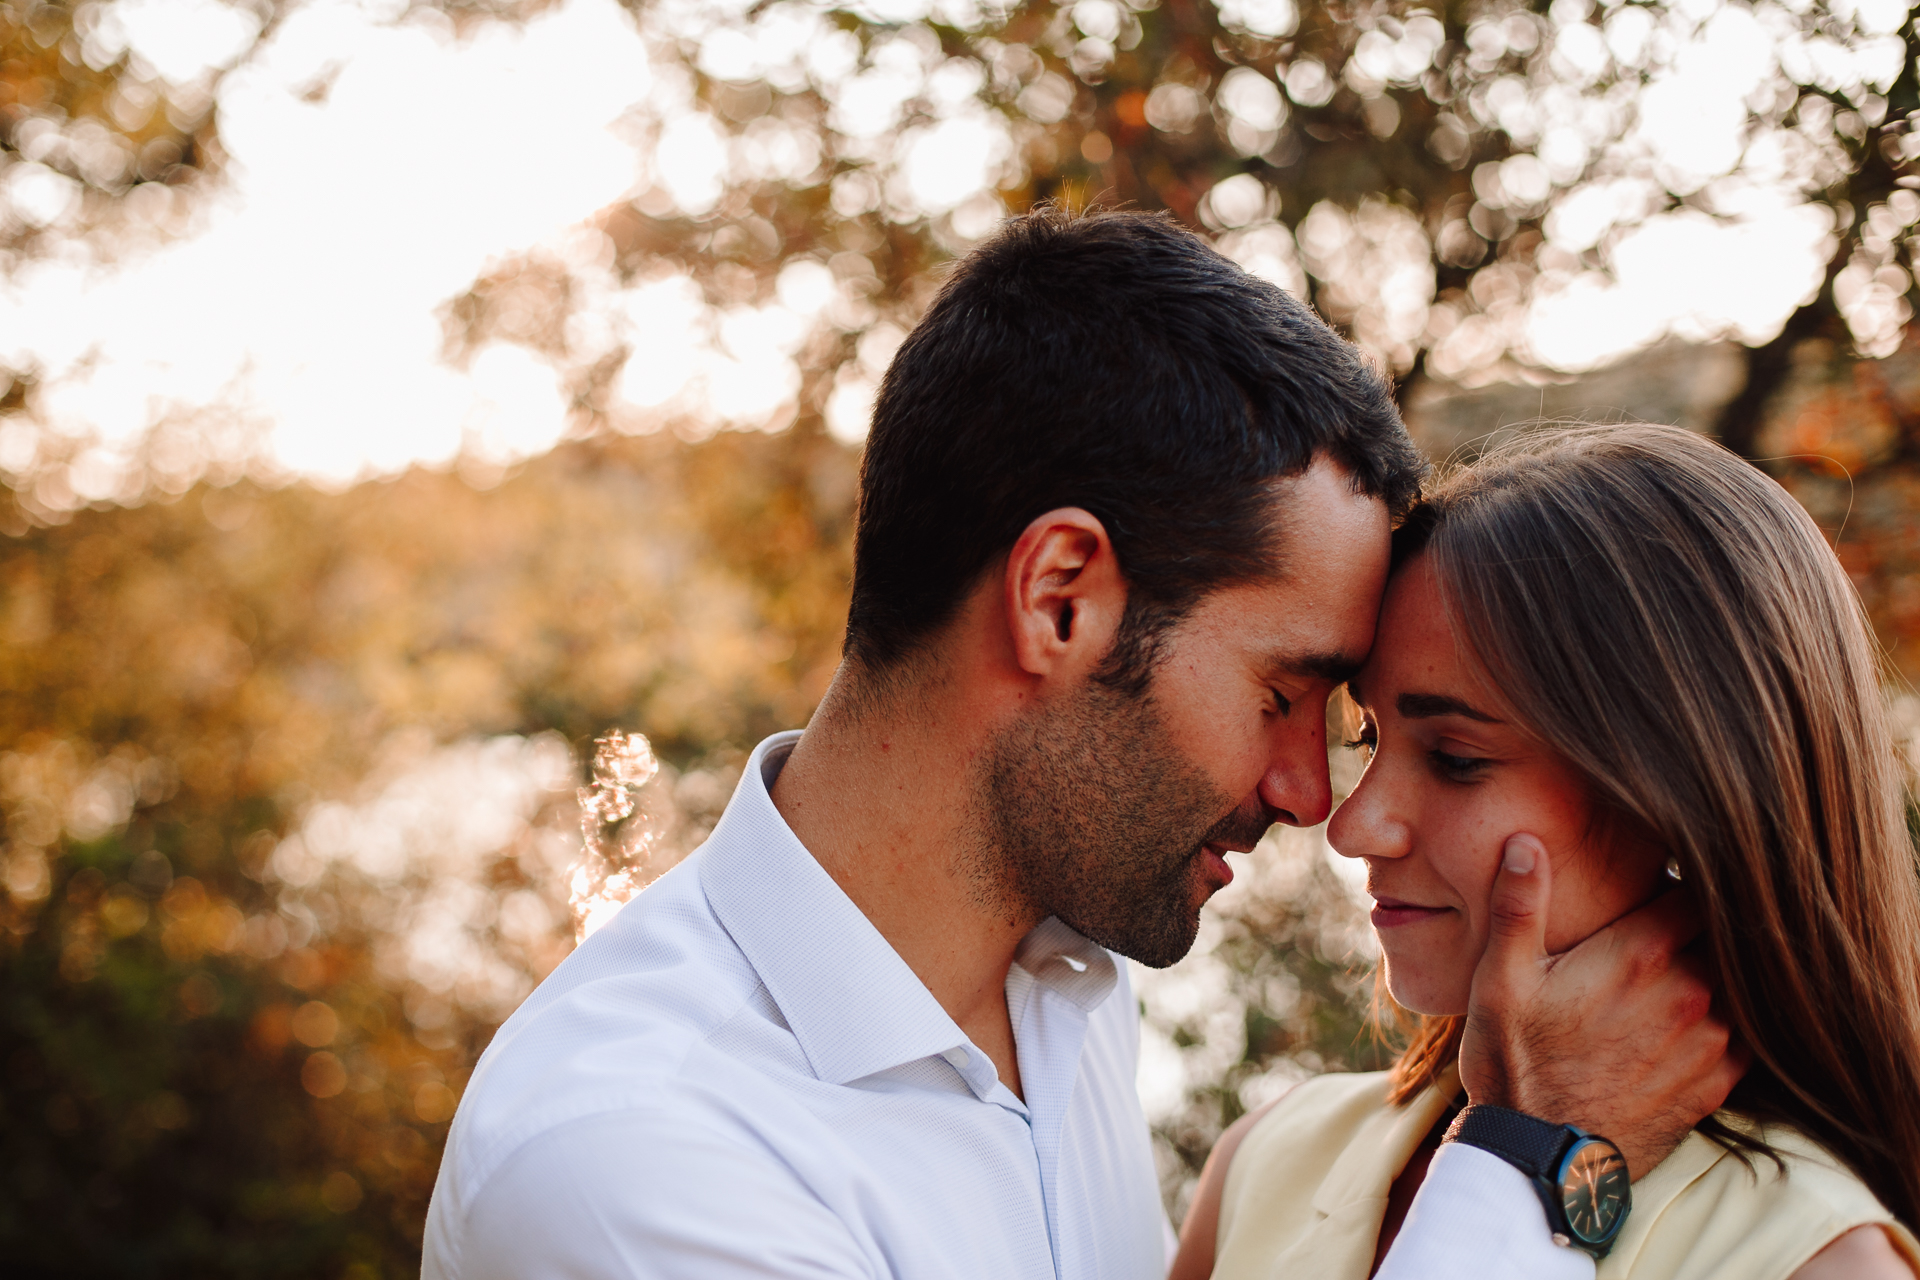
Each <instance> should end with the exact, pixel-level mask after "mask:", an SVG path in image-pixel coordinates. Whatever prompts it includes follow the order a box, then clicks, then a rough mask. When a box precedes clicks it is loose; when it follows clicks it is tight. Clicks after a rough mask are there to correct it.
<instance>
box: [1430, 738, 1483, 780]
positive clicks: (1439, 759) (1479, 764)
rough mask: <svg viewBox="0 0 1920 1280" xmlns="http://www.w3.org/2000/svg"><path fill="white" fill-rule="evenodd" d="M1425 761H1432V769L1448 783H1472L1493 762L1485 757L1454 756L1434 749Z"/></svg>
mask: <svg viewBox="0 0 1920 1280" xmlns="http://www.w3.org/2000/svg"><path fill="white" fill-rule="evenodd" d="M1427 759H1429V760H1431V761H1433V767H1434V769H1435V770H1436V771H1438V772H1439V774H1440V776H1441V777H1443V778H1445V779H1447V780H1448V781H1449V782H1474V781H1477V780H1478V779H1479V777H1480V776H1481V775H1482V774H1484V773H1485V772H1486V769H1487V766H1488V765H1490V764H1492V763H1493V761H1492V760H1491V759H1489V758H1487V757H1486V756H1463V755H1456V754H1454V753H1453V752H1451V751H1443V750H1441V749H1440V748H1439V747H1435V748H1434V749H1433V750H1432V751H1429V752H1428V753H1427Z"/></svg>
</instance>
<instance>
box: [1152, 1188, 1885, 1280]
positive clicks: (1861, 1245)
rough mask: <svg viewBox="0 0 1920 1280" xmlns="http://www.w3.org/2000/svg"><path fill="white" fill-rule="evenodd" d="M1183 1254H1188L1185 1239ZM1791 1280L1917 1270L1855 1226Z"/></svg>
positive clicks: (1863, 1279) (1874, 1233)
mask: <svg viewBox="0 0 1920 1280" xmlns="http://www.w3.org/2000/svg"><path fill="white" fill-rule="evenodd" d="M1201 1176H1202V1177H1204V1176H1205V1175H1204V1174H1203V1175H1201ZM1180 1251H1181V1252H1182V1253H1185V1252H1186V1239H1185V1237H1182V1238H1181V1241H1180ZM1209 1256H1211V1255H1209ZM1790 1280H1914V1271H1913V1268H1912V1267H1911V1266H1909V1265H1908V1264H1907V1261H1906V1259H1904V1258H1902V1257H1901V1256H1900V1251H1899V1250H1898V1249H1895V1248H1894V1247H1893V1241H1892V1239H1891V1238H1889V1237H1888V1235H1887V1233H1886V1232H1885V1231H1882V1230H1881V1229H1880V1228H1879V1227H1876V1226H1871V1225H1869V1226H1865V1227H1855V1228H1854V1229H1853V1230H1851V1231H1849V1232H1847V1233H1846V1234H1845V1235H1843V1236H1841V1237H1840V1238H1839V1239H1837V1240H1835V1241H1834V1242H1833V1243H1832V1244H1830V1245H1828V1246H1827V1247H1826V1248H1824V1249H1822V1250H1821V1251H1820V1252H1818V1253H1816V1254H1814V1255H1813V1256H1812V1257H1811V1258H1809V1259H1807V1261H1806V1264H1805V1265H1804V1266H1802V1267H1801V1268H1800V1269H1799V1270H1798V1271H1796V1272H1794V1273H1793V1275H1792V1277H1791V1278H1790Z"/></svg>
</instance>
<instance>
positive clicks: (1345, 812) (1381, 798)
mask: <svg viewBox="0 0 1920 1280" xmlns="http://www.w3.org/2000/svg"><path fill="white" fill-rule="evenodd" d="M1327 843H1328V844H1330V845H1332V846H1333V850H1334V852H1335V853H1338V854H1342V855H1344V856H1346V857H1349V858H1404V857H1406V855H1407V852H1408V850H1410V849H1411V848H1412V847H1413V829H1412V827H1411V826H1410V825H1409V824H1408V822H1407V821H1406V819H1405V817H1404V816H1403V815H1401V814H1399V813H1398V812H1396V807H1395V805H1394V801H1393V789H1392V788H1391V787H1390V786H1388V785H1386V780H1385V778H1384V777H1383V776H1382V771H1381V770H1380V769H1378V768H1376V767H1374V766H1373V765H1371V764H1370V765H1368V766H1367V771H1366V772H1365V773H1363V774H1362V775H1360V785H1359V786H1357V787H1355V788H1354V789H1353V791H1352V793H1351V794H1349V795H1348V796H1347V798H1346V799H1345V800H1343V801H1342V802H1341V804H1340V807H1339V808H1338V809H1335V810H1334V811H1333V820H1332V821H1330V822H1328V823H1327Z"/></svg>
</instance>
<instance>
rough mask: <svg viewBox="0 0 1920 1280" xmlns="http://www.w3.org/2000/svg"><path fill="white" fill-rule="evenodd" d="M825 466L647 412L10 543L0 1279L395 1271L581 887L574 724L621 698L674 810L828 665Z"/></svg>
mask: <svg viewBox="0 0 1920 1280" xmlns="http://www.w3.org/2000/svg"><path fill="white" fill-rule="evenodd" d="M853 466H854V459H853V457H852V456H851V455H850V454H849V453H847V452H846V451H845V450H843V449H841V448H840V447H839V446H837V445H835V444H833V443H832V442H831V441H827V440H824V439H821V438H819V437H817V436H815V437H812V438H806V437H802V436H797V435H792V434H789V435H784V436H762V435H751V436H749V435H725V436H721V437H719V438H717V439H714V440H712V441H709V442H708V443H706V444H704V445H700V446H693V447H687V446H681V445H679V444H678V443H677V442H674V441H672V440H670V439H663V438H659V437H654V438H648V439H642V440H628V441H612V442H602V443H591V444H583V445H575V446H570V447H568V448H564V449H562V450H560V451H559V452H556V453H554V454H552V455H549V456H548V457H546V458H544V459H541V460H540V461H539V462H537V463H535V464H533V465H531V466H530V467H529V468H528V469H527V470H526V471H525V472H524V473H523V474H521V475H518V476H515V477H512V478H508V479H505V480H504V481H503V482H501V483H500V484H499V486H498V487H497V488H494V489H492V490H490V491H486V492H480V491H476V490H475V488H474V487H473V486H472V485H470V484H469V483H467V482H465V481H463V480H461V479H459V478H457V477H455V476H451V475H435V474H431V473H425V472H416V473H412V474H410V475H408V476H405V477H403V478H401V479H399V480H396V481H395V482H393V483H391V484H387V485H369V486H363V487H360V488H357V489H353V490H350V491H348V492H346V493H344V494H338V495H328V494H321V493H317V492H315V491H313V490H311V489H308V488H306V487H304V486H293V487H288V488H281V489H277V490H275V489H261V488H257V487H255V486H252V485H248V484H242V485H239V486H237V487H232V488H226V489H211V488H204V489H198V490H195V491H194V492H192V493H190V494H188V495H186V496H184V497H183V498H181V499H177V500H174V501H156V502H151V503H148V504H146V505H143V506H140V507H137V508H133V509H127V510H111V511H102V512H83V513H80V514H79V515H77V516H76V517H75V518H74V519H73V520H72V521H71V522H70V523H67V524H65V525H62V526H57V527H53V528H42V529H35V530H33V531H31V532H30V533H28V534H26V535H25V536H23V537H17V538H8V539H7V541H6V543H5V544H4V547H0V814H4V819H5V831H6V840H5V843H4V845H3V846H0V891H3V892H0V1249H4V1250H5V1252H6V1254H7V1256H8V1258H9V1268H8V1269H9V1272H10V1273H15V1274H22V1275H40V1274H45V1275H144V1274H154V1275H162V1274H169V1275H170V1274H197V1275H260V1274H276V1275H302V1276H305V1275H328V1276H337V1275H342V1274H351V1275H391V1276H401V1275H412V1274H417V1271H418V1266H419V1260H418V1247H419V1234H420V1228H421V1225H422V1223H423V1222H424V1218H425V1212H426V1203H427V1196H428V1193H429V1192H430V1190H431V1187H432V1183H433V1176H434V1172H435V1168H436V1165H437V1159H438V1151H439V1147H440V1144H441V1142H442V1141H443V1140H444V1135H445V1125H446V1121H447V1119H448V1118H449V1116H450V1115H451V1113H452V1107H453V1104H454V1100H455V1098H456V1096H457V1093H458V1090H459V1088H460V1086H461V1085H462V1084H463V1083H464V1080H465V1078H466V1073H467V1072H468V1071H469V1070H470V1069H471V1066H472V1064H473V1061H474V1059H475V1058H476V1057H477V1056H478V1054H479V1051H480V1049H481V1048H482V1047H483V1046H484V1044H485V1041H486V1038H487V1036H488V1035H490V1034H491V1030H492V1028H493V1027H494V1026H495V1025H497V1024H498V1022H499V1021H500V1020H501V1019H502V1018H503V1017H504V1016H505V1014H506V1013H507V1012H508V1011H510V1010H511V1008H512V1006H513V1005H514V1004H515V1003H517V1002H518V1000H519V999H520V998H521V997H522V996H523V995H524V994H525V992H526V991H527V990H529V989H530V988H531V984H532V983H533V982H535V981H537V980H538V979H539V978H540V977H541V976H543V975H544V974H545V972H546V971H547V970H548V969H549V968H551V966H552V965H553V964H554V963H556V962H557V961H558V960H559V959H560V958H561V957H562V956H564V955H565V954H566V952H567V950H568V949H569V948H570V947H571V945H572V943H573V939H574V920H573V916H572V910H571V909H576V908H580V907H583V906H590V905H592V904H591V903H590V902H586V901H583V899H587V898H590V897H591V895H592V893H593V891H594V889H595V888H596V886H595V885H593V884H590V883H582V884H569V882H568V878H567V877H568V873H569V871H570V869H571V868H572V867H573V866H574V864H576V863H577V862H578V859H579V839H578V837H577V835H575V834H574V833H575V831H576V830H577V827H578V815H577V812H576V810H575V807H574V804H573V796H572V791H571V787H572V786H573V785H574V784H575V783H576V782H577V781H578V780H579V778H578V771H577V768H578V767H577V765H576V764H575V763H574V758H575V757H576V754H577V755H579V756H584V754H586V752H585V751H584V749H583V750H581V751H580V752H578V753H575V752H571V751H570V750H569V748H568V746H567V743H568V741H569V740H571V741H572V742H573V743H577V744H582V746H583V747H584V743H585V741H586V740H587V739H588V738H590V737H591V736H592V735H594V734H597V733H600V732H602V731H603V730H605V729H606V728H607V727H608V726H610V725H644V726H646V727H647V728H648V729H649V730H650V731H651V732H652V734H653V737H654V741H655V742H656V743H657V744H658V745H659V747H660V748H661V751H662V754H663V755H664V756H665V757H666V759H667V761H668V768H667V769H666V771H665V774H664V775H663V782H662V785H665V786H667V787H668V788H670V789H669V790H668V791H667V792H665V793H663V795H662V797H661V800H660V802H659V803H652V802H650V803H652V807H653V808H654V809H655V810H656V812H655V813H654V814H653V815H652V817H653V820H654V821H655V822H656V823H657V824H658V825H659V827H660V828H661V829H660V831H659V833H658V834H659V835H660V836H661V837H663V838H664V839H666V840H667V841H668V842H669V843H670V844H671V848H670V849H668V850H667V851H666V852H667V854H668V859H667V860H669V861H670V860H671V857H672V856H677V855H678V854H679V853H682V852H684V851H685V849H686V848H687V847H688V846H689V845H690V843H692V842H693V841H696V840H697V839H698V838H699V837H700V834H701V832H702V831H703V830H704V829H705V827H706V826H707V825H710V824H711V822H712V820H713V818H714V817H715V816H717V812H718V809H719V807H720V805H721V804H722V803H723V802H724V800H725V799H726V796H727V794H728V793H729V791H730V788H731V777H732V773H731V770H732V768H733V767H734V762H735V760H736V758H737V748H738V745H739V744H741V743H750V742H752V741H753V740H755V739H756V738H757V737H759V736H761V735H763V734H765V733H767V732H770V731H772V730H773V729H775V728H780V727H785V726H788V725H791V724H794V723H798V722H800V721H802V720H804V719H805V717H806V715H807V712H808V710H809V709H810V707H811V706H812V703H813V701H814V700H815V699H816V698H817V697H818V695H819V692H820V690H821V689H822V688H823V687H824V683H825V680H826V679H827V677H828V676H829V675H830V673H831V670H832V666H833V663H834V661H835V658H836V657H837V650H838V636H839V628H840V625H841V622H842V620H843V618H844V608H845V603H844V590H843V583H844V580H845V576H846V551H847V538H848V528H849V526H848V516H849V510H848V507H849V498H850V495H851V492H852V468H853ZM556 731H557V736H556ZM675 766H678V767H677V768H676V767H675ZM661 804H664V806H665V808H664V809H662V808H661ZM653 870H655V871H657V870H658V867H657V866H656V867H655V868H653ZM570 898H571V899H574V901H570Z"/></svg>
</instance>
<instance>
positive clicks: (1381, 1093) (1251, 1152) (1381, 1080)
mask: <svg viewBox="0 0 1920 1280" xmlns="http://www.w3.org/2000/svg"><path fill="white" fill-rule="evenodd" d="M1390 1086H1391V1081H1390V1079H1389V1077H1388V1074H1387V1073H1386V1072H1385V1071H1356V1072H1346V1071H1342V1072H1333V1073H1331V1074H1328V1075H1323V1076H1314V1077H1313V1078H1311V1079H1309V1080H1303V1081H1301V1082H1300V1083H1299V1084H1297V1085H1294V1086H1293V1087H1292V1088H1291V1089H1289V1090H1288V1091H1287V1092H1286V1093H1285V1094H1284V1095H1282V1096H1281V1098H1280V1099H1279V1101H1277V1102H1275V1103H1274V1104H1273V1105H1272V1106H1270V1107H1268V1108H1267V1110H1266V1112H1265V1114H1263V1115H1261V1116H1260V1118H1259V1119H1258V1120H1257V1121H1255V1122H1254V1124H1253V1125H1252V1126H1251V1127H1250V1128H1249V1129H1248V1130H1247V1131H1246V1133H1245V1134H1244V1135H1243V1136H1242V1137H1241V1139H1240V1146H1239V1149H1238V1150H1237V1151H1236V1152H1235V1153H1234V1157H1233V1167H1232V1170H1231V1171H1230V1172H1229V1174H1228V1184H1229V1190H1228V1194H1229V1195H1231V1194H1232V1184H1233V1182H1234V1174H1235V1173H1240V1174H1242V1177H1243V1179H1244V1176H1245V1175H1246V1172H1247V1171H1250V1170H1252V1169H1253V1168H1255V1167H1256V1166H1264V1165H1266V1164H1268V1163H1271V1161H1272V1160H1273V1159H1275V1158H1278V1159H1282V1160H1285V1161H1287V1162H1288V1163H1292V1164H1299V1163H1301V1162H1302V1161H1307V1162H1312V1160H1313V1157H1314V1156H1315V1155H1316V1154H1321V1155H1323V1156H1324V1158H1325V1159H1327V1160H1331V1159H1332V1158H1333V1157H1334V1156H1335V1155H1337V1154H1338V1152H1339V1151H1340V1149H1341V1148H1343V1147H1345V1146H1346V1144H1347V1143H1348V1142H1349V1141H1350V1140H1351V1139H1352V1138H1353V1136H1354V1134H1355V1133H1357V1132H1358V1131H1359V1130H1360V1128H1361V1127H1362V1126H1364V1125H1365V1124H1366V1123H1367V1122H1368V1121H1369V1120H1371V1119H1374V1118H1375V1117H1377V1116H1379V1115H1380V1114H1381V1113H1382V1112H1384V1111H1386V1110H1387V1108H1388V1106H1389V1103H1388V1101H1387V1093H1388V1090H1389V1088H1390Z"/></svg>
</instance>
